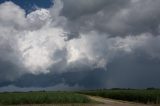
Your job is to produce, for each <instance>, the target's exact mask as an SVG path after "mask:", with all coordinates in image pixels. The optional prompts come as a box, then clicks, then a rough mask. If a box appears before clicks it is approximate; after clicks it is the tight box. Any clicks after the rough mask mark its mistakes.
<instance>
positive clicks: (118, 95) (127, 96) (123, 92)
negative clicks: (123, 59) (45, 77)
mask: <svg viewBox="0 0 160 106" xmlns="http://www.w3.org/2000/svg"><path fill="white" fill-rule="evenodd" d="M79 93H81V94H86V95H91V96H100V97H104V98H110V99H116V100H124V101H131V102H139V103H145V104H160V90H159V89H152V88H149V89H145V90H134V89H111V90H105V89H104V90H95V91H81V92H79Z"/></svg>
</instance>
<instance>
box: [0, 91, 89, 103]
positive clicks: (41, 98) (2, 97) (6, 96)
mask: <svg viewBox="0 0 160 106" xmlns="http://www.w3.org/2000/svg"><path fill="white" fill-rule="evenodd" d="M90 102H91V100H90V99H89V98H88V97H86V96H84V95H81V94H77V93H72V92H26V93H22V92H21V93H18V92H17V93H16V92H14V93H7V92H6V93H0V104H1V105H17V104H66V103H67V104H68V103H90Z"/></svg>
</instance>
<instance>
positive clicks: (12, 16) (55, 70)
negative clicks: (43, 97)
mask: <svg viewBox="0 0 160 106" xmlns="http://www.w3.org/2000/svg"><path fill="white" fill-rule="evenodd" d="M159 5H160V0H0V92H3V91H31V90H87V89H100V88H149V87H155V88H160V46H159V45H160V9H159Z"/></svg>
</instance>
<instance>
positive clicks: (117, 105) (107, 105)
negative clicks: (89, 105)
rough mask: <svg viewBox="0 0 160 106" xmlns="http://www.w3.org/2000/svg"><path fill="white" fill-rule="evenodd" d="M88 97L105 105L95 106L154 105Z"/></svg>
mask: <svg viewBox="0 0 160 106" xmlns="http://www.w3.org/2000/svg"><path fill="white" fill-rule="evenodd" d="M88 97H89V98H91V99H92V100H95V101H98V102H101V103H103V104H99V105H94V106H153V105H145V104H139V103H132V102H124V101H117V100H111V99H105V98H101V97H94V96H88Z"/></svg>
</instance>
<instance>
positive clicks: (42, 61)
mask: <svg viewBox="0 0 160 106" xmlns="http://www.w3.org/2000/svg"><path fill="white" fill-rule="evenodd" d="M62 8H63V2H61V1H60V0H56V1H55V3H54V6H53V7H51V8H50V9H48V10H47V9H38V10H36V11H33V12H31V13H29V14H28V15H27V16H25V12H24V10H23V9H21V8H20V7H18V6H17V5H15V4H13V3H12V2H5V3H3V4H1V5H0V60H3V61H9V62H11V63H13V64H14V65H16V66H17V67H21V68H23V70H18V71H19V72H20V73H26V72H27V73H33V74H39V73H49V72H50V68H51V67H52V68H53V69H52V71H55V72H56V71H58V69H56V68H55V67H54V65H55V64H58V63H59V62H61V61H66V64H65V66H61V67H65V68H67V67H69V66H70V65H71V64H74V63H75V67H76V65H78V63H79V62H80V63H83V64H85V65H88V66H90V67H92V68H106V65H107V63H108V62H110V61H112V59H113V58H115V57H116V56H119V55H120V53H122V54H126V53H134V52H136V50H139V49H140V50H142V51H145V52H147V54H148V55H150V56H152V57H160V56H159V54H160V48H159V46H158V44H159V43H158V42H159V41H160V37H159V36H157V37H156V36H152V34H149V33H144V34H141V35H137V36H129V35H128V36H126V37H123V38H122V37H109V35H108V34H101V33H98V32H97V31H96V30H92V31H89V32H81V33H80V37H79V38H74V39H70V40H65V39H66V37H67V35H65V34H66V33H68V32H66V31H65V30H64V29H63V27H64V26H65V25H67V24H66V23H67V22H68V20H67V18H66V17H65V16H61V15H60V12H61V9H62ZM123 14H126V11H123ZM68 27H70V26H68ZM141 48H142V49H141ZM57 51H61V52H66V53H64V55H65V56H57ZM56 56H57V57H56ZM64 57H65V59H66V60H64Z"/></svg>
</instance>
